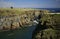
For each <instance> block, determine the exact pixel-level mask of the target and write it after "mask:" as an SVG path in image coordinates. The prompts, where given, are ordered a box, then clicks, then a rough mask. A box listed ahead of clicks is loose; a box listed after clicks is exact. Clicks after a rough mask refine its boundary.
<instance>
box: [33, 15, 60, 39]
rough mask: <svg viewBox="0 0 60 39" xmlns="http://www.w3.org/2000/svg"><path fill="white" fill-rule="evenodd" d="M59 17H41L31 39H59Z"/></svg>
mask: <svg viewBox="0 0 60 39" xmlns="http://www.w3.org/2000/svg"><path fill="white" fill-rule="evenodd" d="M59 17H60V16H59V15H55V14H54V15H48V14H45V15H43V16H42V17H41V18H40V21H39V24H38V25H37V27H36V29H35V30H34V31H33V34H32V39H57V38H58V39H60V32H59V30H60V24H59V23H60V21H59ZM56 18H57V19H56Z"/></svg>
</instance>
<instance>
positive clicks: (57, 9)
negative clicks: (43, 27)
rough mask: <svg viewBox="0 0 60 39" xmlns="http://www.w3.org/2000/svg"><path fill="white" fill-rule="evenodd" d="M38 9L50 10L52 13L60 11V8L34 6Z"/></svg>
mask: <svg viewBox="0 0 60 39" xmlns="http://www.w3.org/2000/svg"><path fill="white" fill-rule="evenodd" d="M35 9H39V10H50V11H51V12H52V13H58V12H60V8H35Z"/></svg>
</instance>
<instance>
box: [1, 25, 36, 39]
mask: <svg viewBox="0 0 60 39" xmlns="http://www.w3.org/2000/svg"><path fill="white" fill-rule="evenodd" d="M35 27H36V26H28V27H25V28H21V29H18V30H15V31H7V32H2V33H0V39H31V38H32V32H33V30H34V29H35Z"/></svg>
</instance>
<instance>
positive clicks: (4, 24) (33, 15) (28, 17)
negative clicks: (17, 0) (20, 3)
mask: <svg viewBox="0 0 60 39" xmlns="http://www.w3.org/2000/svg"><path fill="white" fill-rule="evenodd" d="M2 12H3V13H4V14H5V15H4V14H3V13H2ZM5 12H6V13H5ZM16 12H17V13H16ZM18 13H19V14H18ZM39 13H40V10H29V11H23V12H21V11H20V12H19V11H17V10H15V11H13V10H2V11H1V10H0V14H1V15H0V30H10V29H17V28H21V27H25V25H31V24H32V23H33V20H36V19H37V17H38V15H39Z"/></svg>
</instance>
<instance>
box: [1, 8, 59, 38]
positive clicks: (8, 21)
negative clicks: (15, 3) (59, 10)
mask: <svg viewBox="0 0 60 39" xmlns="http://www.w3.org/2000/svg"><path fill="white" fill-rule="evenodd" d="M48 13H52V12H50V11H49V10H39V9H32V8H27V9H25V8H23V9H22V8H13V9H11V8H0V37H1V38H2V37H4V36H5V35H8V36H11V37H12V38H14V37H15V36H16V35H17V33H18V32H19V30H20V29H24V28H26V27H30V26H29V25H33V24H34V22H33V21H35V20H36V21H37V22H38V24H36V29H35V30H34V31H33V32H32V39H57V38H58V39H60V38H59V36H60V32H59V30H60V14H48ZM19 33H20V32H19ZM7 38H8V37H7Z"/></svg>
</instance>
